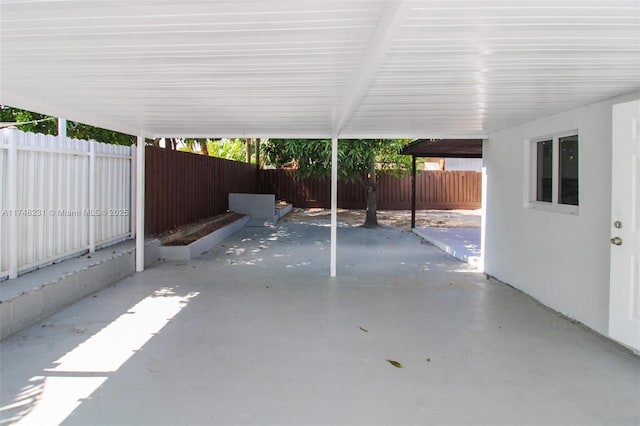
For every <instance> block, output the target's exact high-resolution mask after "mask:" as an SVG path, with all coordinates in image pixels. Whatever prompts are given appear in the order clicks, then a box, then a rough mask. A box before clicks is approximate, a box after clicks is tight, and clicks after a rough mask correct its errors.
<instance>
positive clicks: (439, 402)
mask: <svg viewBox="0 0 640 426" xmlns="http://www.w3.org/2000/svg"><path fill="white" fill-rule="evenodd" d="M328 226H329V221H328V220H326V219H310V220H308V221H306V222H298V223H294V222H290V221H283V222H281V223H280V224H279V225H278V226H277V227H273V228H245V229H244V230H242V231H241V232H240V233H238V234H236V235H235V236H234V237H232V238H231V239H230V240H227V241H226V242H224V243H223V245H221V246H219V247H218V248H216V249H215V250H213V251H211V252H210V253H207V254H205V255H204V256H202V257H201V258H199V259H198V260H195V261H192V262H188V263H186V262H183V263H176V262H173V263H172V262H163V263H160V264H157V265H156V266H154V267H152V268H150V269H147V270H146V271H144V272H143V273H139V274H135V275H133V276H131V277H129V278H127V279H125V280H124V281H122V282H120V283H118V284H117V285H115V286H112V287H110V288H107V289H105V290H103V291H101V292H99V293H97V294H95V295H94V296H93V297H89V298H86V299H84V300H82V301H81V302H79V303H76V304H74V305H73V306H71V307H69V308H67V309H66V310H64V311H62V312H59V313H58V314H56V315H54V316H52V317H50V318H48V319H47V320H45V321H43V322H42V323H39V324H36V325H34V326H32V327H31V328H28V329H26V330H24V331H21V332H18V333H17V334H15V335H14V336H12V337H10V338H8V339H6V340H5V341H3V344H2V348H1V352H0V356H1V359H2V365H1V370H0V374H1V376H2V387H1V392H2V393H1V394H0V399H1V400H2V406H3V409H2V411H1V412H0V416H1V420H0V421H1V422H2V423H7V422H8V423H11V422H13V421H16V420H20V419H21V420H23V421H24V422H25V423H28V424H38V422H40V423H43V424H57V423H63V424H69V425H71V424H157V425H158V424H510V425H515V424H583V425H586V424H636V423H637V421H638V408H637V401H638V398H639V396H640V395H639V392H640V390H639V389H638V382H637V371H638V368H639V365H640V363H639V362H638V359H637V357H635V356H634V355H633V354H631V353H630V352H628V351H626V350H624V349H622V348H621V347H620V346H617V345H615V344H613V343H612V342H610V341H608V340H607V339H605V338H603V337H601V336H599V335H597V334H596V333H593V332H592V331H590V330H588V329H586V328H585V327H583V326H581V325H579V324H576V323H573V322H571V321H569V320H567V319H566V318H563V317H562V316H560V315H558V314H557V313H555V312H553V311H551V310H549V309H548V308H545V307H544V306H542V305H540V304H539V303H537V302H536V301H535V300H533V299H531V298H530V297H528V296H526V295H525V294H523V293H521V292H520V291H518V290H515V289H513V288H511V287H509V286H507V285H505V284H502V283H500V282H498V281H495V280H492V279H491V280H487V279H486V278H485V276H484V275H483V274H480V273H477V272H474V271H473V270H472V269H471V268H470V267H469V266H468V265H466V264H464V263H462V262H459V261H457V260H456V259H453V258H451V257H449V256H447V255H446V254H444V253H442V252H441V251H440V250H438V249H436V248H435V247H433V246H430V245H428V244H423V243H421V240H420V239H419V238H418V237H417V236H415V235H413V234H412V233H410V232H406V231H404V232H403V231H401V230H399V229H393V228H382V229H377V230H370V229H362V228H359V227H350V226H341V227H340V228H339V229H338V237H339V238H340V241H341V244H340V251H339V259H340V263H339V268H340V270H341V271H342V273H341V274H340V275H339V276H338V277H337V278H335V279H331V278H329V277H328V276H327V274H326V262H327V261H328V257H329V246H330V244H329V229H328ZM387 360H393V361H397V362H399V363H400V364H401V365H402V368H397V367H395V366H393V365H392V364H391V363H389V362H388V361H387Z"/></svg>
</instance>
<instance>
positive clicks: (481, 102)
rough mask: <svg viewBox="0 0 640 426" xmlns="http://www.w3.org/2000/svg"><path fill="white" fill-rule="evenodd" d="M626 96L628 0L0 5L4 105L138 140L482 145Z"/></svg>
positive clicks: (0, 96) (632, 36)
mask: <svg viewBox="0 0 640 426" xmlns="http://www.w3.org/2000/svg"><path fill="white" fill-rule="evenodd" d="M635 90H640V1H638V0H632V1H630V0H579V1H578V0H556V1H547V0H542V1H517V0H514V1H506V0H487V1H479V0H440V1H437V0H433V1H429V0H424V1H417V0H391V1H380V0H270V1H257V0H235V1H206V0H183V1H169V0H164V1H156V0H137V1H136V0H127V1H123V0H60V1H50V0H47V1H29V0H0V103H3V104H7V105H12V106H16V107H21V108H26V109H31V110H34V111H38V112H42V113H47V114H52V115H58V116H63V117H65V118H67V119H70V120H76V121H83V122H86V123H89V124H94V125H97V126H102V127H107V128H111V129H115V130H119V131H123V132H126V133H132V134H144V135H145V136H148V137H156V136H157V137H160V136H243V135H246V136H272V137H275V136H287V137H288V136H290V137H329V136H331V135H334V134H339V135H340V136H342V137H394V136H395V137H428V136H433V135H456V136H461V135H469V136H481V135H485V134H487V133H489V132H491V131H493V130H496V129H499V128H503V127H506V126H509V125H513V124H517V123H521V122H524V121H528V120H531V119H535V118H538V117H542V116H545V115H549V114H552V113H555V112H559V111H563V110H566V109H569V108H572V107H575V106H579V105H584V104H587V103H589V102H593V101H597V100H600V99H605V98H609V97H612V96H616V95H619V94H623V93H627V92H631V91H635Z"/></svg>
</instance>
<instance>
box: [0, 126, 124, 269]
mask: <svg viewBox="0 0 640 426" xmlns="http://www.w3.org/2000/svg"><path fill="white" fill-rule="evenodd" d="M0 179H1V183H2V184H1V185H0V278H3V277H7V276H9V277H10V278H15V277H16V276H17V274H18V273H22V272H26V271H28V270H32V269H35V268H38V267H40V266H44V265H47V264H50V263H53V262H56V261H59V260H61V259H64V258H67V257H71V256H74V255H77V254H81V253H84V252H88V251H93V250H95V248H96V247H100V246H104V245H108V244H110V243H114V242H118V241H121V240H123V239H126V238H129V237H130V236H131V226H130V223H131V221H130V216H129V215H130V213H131V211H130V200H131V193H130V190H131V147H128V146H118V145H110V144H105V143H99V142H95V141H86V140H78V139H71V138H58V137H56V136H50V135H43V134H34V133H26V132H22V131H19V130H16V129H3V130H1V131H0Z"/></svg>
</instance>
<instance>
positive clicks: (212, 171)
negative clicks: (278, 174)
mask: <svg viewBox="0 0 640 426" xmlns="http://www.w3.org/2000/svg"><path fill="white" fill-rule="evenodd" d="M145 155H146V167H145V179H146V187H145V230H146V232H147V233H148V234H157V233H159V232H163V231H166V230H168V229H172V228H175V227H177V226H180V225H184V224H186V223H191V222H195V221H198V220H200V219H205V218H207V217H211V216H215V215H217V214H220V213H224V212H226V211H227V209H228V207H229V205H228V204H229V201H228V194H229V192H256V167H255V165H252V164H247V163H239V162H236V161H230V160H224V159H221V158H215V157H206V156H202V155H198V154H190V153H186V152H180V151H173V150H169V149H162V148H156V147H146V154H145Z"/></svg>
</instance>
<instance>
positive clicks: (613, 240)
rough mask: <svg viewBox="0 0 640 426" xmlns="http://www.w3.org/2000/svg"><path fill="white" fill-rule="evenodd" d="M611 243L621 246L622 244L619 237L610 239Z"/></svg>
mask: <svg viewBox="0 0 640 426" xmlns="http://www.w3.org/2000/svg"><path fill="white" fill-rule="evenodd" d="M611 244H613V245H614V246H621V245H622V238H620V237H613V238H612V239H611Z"/></svg>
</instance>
